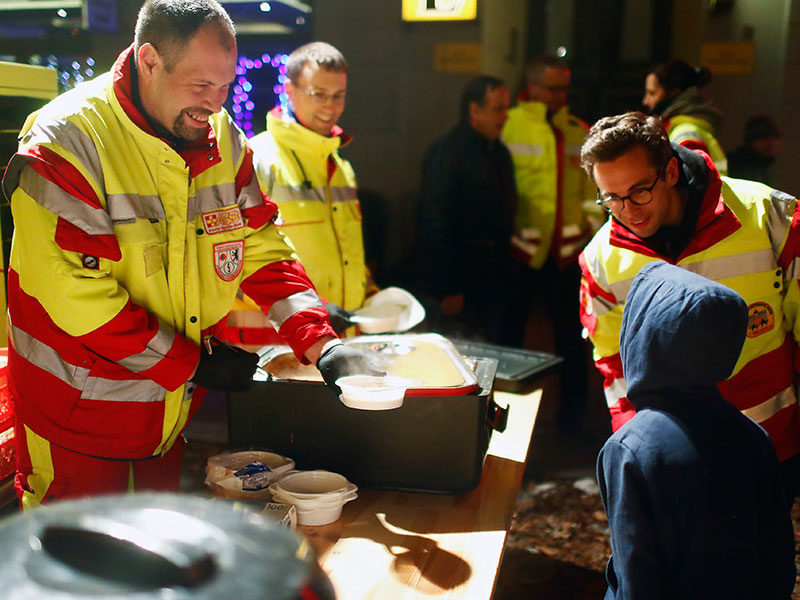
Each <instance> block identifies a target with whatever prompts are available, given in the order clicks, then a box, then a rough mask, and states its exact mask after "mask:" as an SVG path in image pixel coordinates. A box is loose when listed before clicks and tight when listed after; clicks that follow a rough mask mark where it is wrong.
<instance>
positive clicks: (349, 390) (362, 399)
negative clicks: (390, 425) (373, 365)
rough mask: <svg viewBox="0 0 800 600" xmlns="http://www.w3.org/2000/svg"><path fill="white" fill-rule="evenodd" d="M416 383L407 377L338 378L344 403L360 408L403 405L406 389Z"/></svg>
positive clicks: (360, 376) (365, 376)
mask: <svg viewBox="0 0 800 600" xmlns="http://www.w3.org/2000/svg"><path fill="white" fill-rule="evenodd" d="M412 383H414V382H413V381H412V380H411V379H406V378H405V377H376V376H372V375H348V376H347V377H340V378H339V379H337V380H336V385H338V386H339V388H340V389H341V390H342V395H341V399H342V403H343V404H344V405H345V406H349V407H350V408H357V409H360V410H390V409H392V408H399V407H400V406H402V405H403V398H405V395H406V390H407V389H408V388H409V387H411V384H412Z"/></svg>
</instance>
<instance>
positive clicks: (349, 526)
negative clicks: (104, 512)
mask: <svg viewBox="0 0 800 600" xmlns="http://www.w3.org/2000/svg"><path fill="white" fill-rule="evenodd" d="M540 399H541V390H536V391H534V392H531V393H529V394H525V395H517V394H508V393H504V392H495V400H496V402H497V403H498V404H500V405H501V406H505V405H507V404H508V405H510V413H509V420H508V426H507V428H506V431H505V432H503V433H497V432H494V433H493V435H492V439H491V442H490V444H489V451H488V454H487V456H486V461H485V462H484V466H483V473H482V476H481V482H480V485H479V486H478V487H477V488H476V489H475V490H473V491H471V492H467V493H464V494H458V495H440V494H423V493H409V492H391V491H376V490H368V489H362V490H359V496H358V498H357V499H356V500H353V501H352V502H350V503H348V504H346V505H345V507H344V510H343V512H342V517H341V518H340V519H339V520H338V521H336V522H334V523H331V524H330V525H323V526H320V527H306V526H298V528H297V529H298V531H299V532H301V533H303V534H304V535H305V536H306V537H307V538H308V540H309V543H310V544H311V546H312V547H313V548H314V550H315V551H316V552H317V556H318V558H319V562H320V564H321V565H322V568H323V569H324V570H325V572H326V573H327V574H328V576H329V577H330V578H331V581H332V582H333V585H334V588H335V589H336V597H337V598H338V599H339V600H358V599H362V598H363V599H382V600H383V599H391V600H401V599H410V598H430V597H432V596H435V597H442V598H471V599H472V598H474V599H476V600H478V599H481V600H484V599H487V598H490V597H491V595H492V592H493V590H494V584H495V580H496V578H497V572H498V569H499V566H500V561H501V559H502V557H503V546H504V543H505V539H506V533H507V531H508V527H509V525H510V524H511V517H512V515H513V514H514V509H515V507H516V500H517V493H518V491H519V487H520V484H521V481H522V474H523V471H524V469H525V459H526V457H527V454H528V447H529V445H530V439H531V434H532V432H533V425H534V422H535V420H536V413H537V411H538V409H539V401H540Z"/></svg>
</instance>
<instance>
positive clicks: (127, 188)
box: [3, 0, 368, 508]
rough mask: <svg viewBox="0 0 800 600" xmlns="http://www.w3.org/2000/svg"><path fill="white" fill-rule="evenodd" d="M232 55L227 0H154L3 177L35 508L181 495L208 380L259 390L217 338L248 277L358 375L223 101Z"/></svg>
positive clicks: (292, 340) (252, 289)
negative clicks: (159, 493)
mask: <svg viewBox="0 0 800 600" xmlns="http://www.w3.org/2000/svg"><path fill="white" fill-rule="evenodd" d="M236 62H237V49H236V40H235V36H234V28H233V24H232V23H231V21H230V18H229V17H228V15H227V14H226V13H225V11H224V9H222V7H221V6H220V5H219V4H218V3H217V2H215V1H214V0H191V1H189V0H148V1H147V2H146V3H145V4H144V5H143V6H142V8H141V10H140V12H139V17H138V20H137V23H136V33H135V40H134V43H133V44H132V45H131V46H130V47H128V48H127V49H126V50H124V51H123V52H122V54H120V56H119V58H118V59H117V62H116V64H115V65H114V67H113V69H112V71H111V72H109V73H106V74H104V75H101V76H99V77H98V78H96V79H94V80H92V81H89V82H87V83H84V84H82V85H79V86H77V87H76V88H75V89H73V90H71V91H70V92H68V93H65V94H63V95H62V96H59V97H58V98H56V99H55V100H53V101H52V102H50V103H49V104H48V105H46V106H45V107H44V108H42V109H41V110H40V111H38V113H34V114H33V115H31V117H30V118H29V119H28V120H27V122H26V124H25V126H24V128H23V131H22V141H21V143H20V147H19V150H18V152H17V154H15V155H14V157H13V158H12V159H11V162H10V163H9V166H8V169H7V170H6V174H5V177H4V180H3V190H4V192H5V194H6V197H7V198H9V199H10V201H11V208H12V212H13V216H14V223H15V230H14V239H13V248H12V252H11V260H10V269H9V273H8V305H9V316H10V318H9V332H10V336H9V338H10V341H11V343H10V346H9V362H8V369H9V391H10V394H11V398H12V401H13V403H14V409H15V413H16V418H17V422H16V439H17V440H18V442H17V444H18V446H17V474H16V480H15V486H16V489H17V493H18V495H19V497H20V500H21V504H22V506H23V508H30V507H32V506H36V505H38V504H40V503H42V502H50V501H52V500H58V499H61V498H70V497H78V496H87V495H94V494H101V493H113V492H124V491H126V490H128V489H132V490H140V489H154V490H164V491H177V490H178V484H179V472H180V458H181V446H182V436H181V432H182V431H183V429H184V427H185V426H186V424H187V422H188V420H189V419H190V417H191V415H192V414H193V413H194V412H195V411H196V410H197V408H198V406H199V404H200V402H201V400H202V398H203V396H204V394H205V389H204V388H213V389H219V390H241V389H245V388H246V387H247V386H248V385H249V384H250V381H251V378H252V374H253V372H254V370H255V367H256V364H257V356H255V355H251V354H249V353H242V352H240V351H235V350H232V349H229V348H227V347H225V346H222V345H217V344H215V342H214V340H213V336H215V335H220V333H221V328H222V324H223V323H224V320H225V317H226V315H227V313H228V311H229V310H230V308H231V306H232V305H233V300H234V297H235V294H236V291H237V289H238V288H239V287H240V286H241V287H242V288H243V289H244V290H246V291H247V292H248V293H249V294H251V296H252V297H253V298H255V299H257V301H258V303H259V306H260V307H261V308H262V309H263V310H264V311H267V312H268V313H269V316H270V319H271V321H272V322H273V323H274V325H275V326H276V327H277V328H279V330H280V332H281V334H282V335H283V336H284V337H285V339H286V340H287V341H288V343H289V344H290V345H291V346H292V348H293V350H294V352H295V354H296V355H297V356H298V358H300V359H301V360H303V361H304V362H314V361H317V365H318V367H319V369H320V371H321V372H322V373H323V376H324V377H325V380H326V381H327V382H329V384H330V385H331V387H332V388H335V385H334V384H333V382H334V381H335V379H336V377H338V376H339V375H344V374H347V373H348V372H349V371H348V370H347V369H348V368H349V366H350V365H349V364H347V360H348V359H349V356H350V355H352V354H357V353H356V352H355V351H354V350H351V349H349V348H347V347H345V346H343V345H342V344H341V343H340V342H339V341H338V340H337V339H336V337H335V335H334V333H333V330H332V329H331V327H330V324H329V323H328V317H327V312H326V311H325V309H324V307H323V305H322V303H321V302H320V299H319V297H318V296H317V294H316V292H315V291H314V288H313V286H312V284H311V282H310V281H309V280H308V277H307V276H306V274H305V272H304V270H303V267H302V266H301V265H300V263H299V262H298V261H297V258H296V256H295V255H294V254H293V252H292V249H291V247H290V246H289V245H287V243H286V241H285V239H284V238H283V236H282V235H281V233H280V232H278V231H277V229H276V228H275V227H274V226H273V220H274V218H275V215H276V212H277V209H276V207H275V205H274V204H273V203H272V202H269V201H267V200H265V198H264V196H263V195H262V194H261V192H260V191H259V188H258V183H257V181H256V179H255V177H253V166H252V163H251V161H250V151H249V149H248V147H247V144H246V140H245V137H244V135H243V134H242V132H241V131H239V130H238V129H237V128H236V127H235V126H234V124H233V122H232V120H231V119H230V117H229V116H228V114H227V113H226V112H225V111H224V110H222V103H223V101H224V100H225V98H226V96H227V93H228V86H229V84H230V82H231V81H232V80H233V79H234V75H235V66H236ZM355 360H356V361H358V362H361V363H362V364H361V365H357V366H354V367H353V368H354V369H356V370H361V369H362V368H363V369H365V370H368V369H367V366H366V364H365V362H364V359H363V356H362V355H360V354H359V355H358V356H357V357H356V358H355ZM332 401H335V400H333V399H332Z"/></svg>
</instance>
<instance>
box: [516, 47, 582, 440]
mask: <svg viewBox="0 0 800 600" xmlns="http://www.w3.org/2000/svg"><path fill="white" fill-rule="evenodd" d="M569 85H570V71H569V68H568V66H567V64H566V62H565V61H564V60H563V59H560V58H557V57H555V56H550V55H541V56H537V57H536V58H534V59H533V60H531V62H530V63H529V64H528V66H527V69H526V72H525V88H524V90H523V93H522V94H521V96H520V102H519V103H518V105H517V106H515V107H514V108H512V109H511V110H510V111H509V113H508V120H507V121H506V124H505V127H504V128H503V141H504V142H505V143H506V145H507V146H508V149H509V150H510V151H511V156H512V158H513V161H514V171H515V178H516V184H517V192H518V195H519V203H518V205H517V211H516V217H515V222H514V235H513V237H512V255H513V256H514V257H515V258H516V259H517V261H518V262H519V263H521V269H520V270H521V277H520V285H519V286H518V288H517V289H516V290H514V291H513V292H512V293H513V295H514V308H513V310H512V313H513V315H515V316H516V320H517V322H516V324H514V325H512V326H511V327H510V328H509V331H508V332H507V335H506V336H505V342H506V343H508V344H509V345H515V346H522V345H523V344H524V342H525V330H526V324H527V322H528V317H529V315H530V313H531V307H532V304H533V300H534V297H535V294H542V295H543V298H544V303H545V307H546V309H547V313H548V316H549V318H550V320H551V322H552V326H553V337H554V339H555V350H556V352H557V353H558V354H559V355H561V356H563V357H564V360H565V363H564V367H563V369H562V373H564V375H565V376H564V377H562V378H561V403H560V408H559V414H558V421H559V427H560V429H561V430H562V431H563V432H565V433H573V432H575V431H576V430H578V429H579V428H580V423H581V420H582V417H583V412H584V406H585V403H586V394H587V389H588V386H587V379H588V370H589V369H588V362H589V357H588V346H587V345H586V343H585V342H584V341H583V340H582V339H581V336H580V332H581V327H580V323H579V322H578V320H577V319H576V318H575V314H576V312H575V311H576V310H577V308H578V300H577V297H578V286H579V282H580V270H579V269H578V264H577V259H578V254H580V252H581V250H582V249H583V247H584V246H585V245H586V243H587V242H588V241H589V239H590V238H591V236H592V233H593V229H592V226H591V225H590V220H589V215H588V214H587V211H586V206H587V205H588V206H589V207H590V209H591V208H593V205H592V201H593V199H594V188H593V186H592V185H591V181H589V178H588V177H587V176H586V173H584V172H583V170H582V169H581V165H580V148H581V144H583V140H584V138H585V136H586V124H585V123H583V121H581V120H580V119H578V118H576V117H574V116H572V115H571V114H570V113H569V110H568V107H567V93H568V91H569Z"/></svg>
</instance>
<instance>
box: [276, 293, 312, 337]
mask: <svg viewBox="0 0 800 600" xmlns="http://www.w3.org/2000/svg"><path fill="white" fill-rule="evenodd" d="M324 306H325V305H324V304H322V300H320V299H319V296H318V295H317V293H316V292H315V291H314V290H304V291H302V292H298V293H296V294H292V295H291V296H289V297H288V298H284V299H283V300H278V301H277V302H275V304H273V305H272V307H271V308H270V309H269V313H267V318H268V319H269V322H270V323H272V326H273V327H274V328H275V329H276V330H280V328H281V325H283V324H284V323H285V322H286V321H287V320H288V319H289V318H290V317H292V316H293V315H296V314H297V313H299V312H301V311H304V310H307V309H309V308H324Z"/></svg>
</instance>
